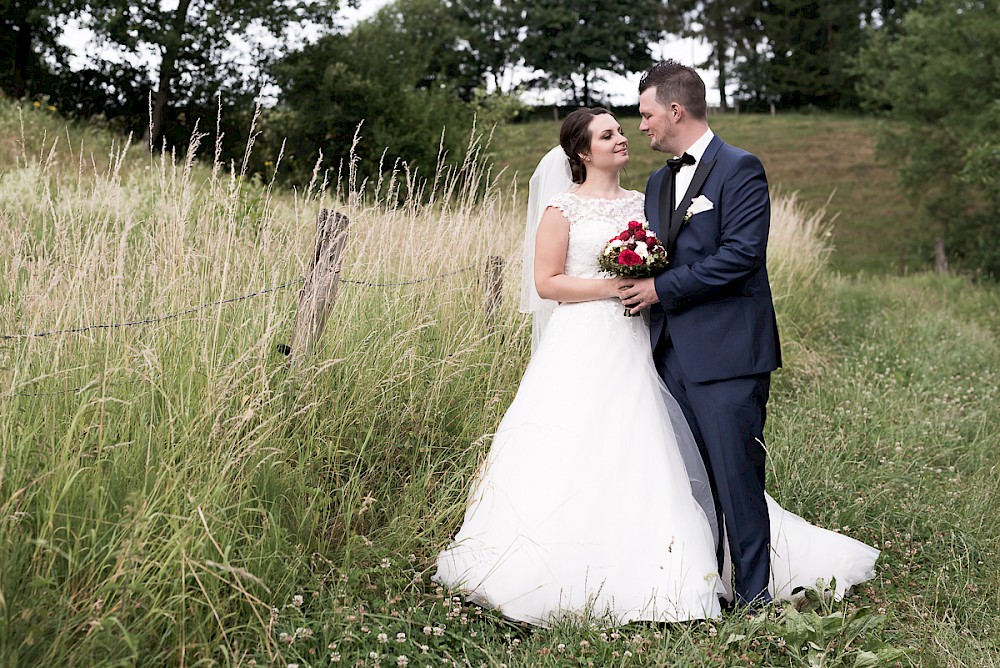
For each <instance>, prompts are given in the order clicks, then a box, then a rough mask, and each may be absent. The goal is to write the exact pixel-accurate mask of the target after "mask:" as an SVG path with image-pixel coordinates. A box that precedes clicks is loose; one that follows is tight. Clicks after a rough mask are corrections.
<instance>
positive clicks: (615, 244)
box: [611, 239, 622, 248]
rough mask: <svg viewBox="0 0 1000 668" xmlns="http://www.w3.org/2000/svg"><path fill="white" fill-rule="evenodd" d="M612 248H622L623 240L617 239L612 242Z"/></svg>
mask: <svg viewBox="0 0 1000 668" xmlns="http://www.w3.org/2000/svg"><path fill="white" fill-rule="evenodd" d="M611 246H612V248H621V247H622V240H621V239H615V240H614V241H612V242H611Z"/></svg>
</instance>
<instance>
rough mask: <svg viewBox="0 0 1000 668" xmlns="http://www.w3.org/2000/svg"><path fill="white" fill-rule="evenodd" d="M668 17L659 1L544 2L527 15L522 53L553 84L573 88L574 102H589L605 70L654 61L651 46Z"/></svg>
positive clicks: (631, 68)
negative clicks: (594, 87)
mask: <svg viewBox="0 0 1000 668" xmlns="http://www.w3.org/2000/svg"><path fill="white" fill-rule="evenodd" d="M664 20H665V14H664V12H663V8H662V5H661V4H660V3H659V2H657V1H656V0H540V1H539V2H536V3H534V5H533V8H532V9H531V10H530V11H528V12H527V14H526V17H525V28H526V30H525V34H524V40H523V41H522V43H521V55H522V56H523V57H524V62H525V64H526V65H528V66H529V67H533V68H535V69H538V70H541V71H543V72H545V75H546V76H545V80H546V81H547V82H548V83H553V84H557V85H564V86H567V87H569V88H570V89H571V90H572V91H573V100H574V102H577V103H579V104H584V105H590V104H591V102H592V90H593V85H594V84H595V83H596V82H597V81H599V79H600V76H601V75H600V73H601V72H615V73H617V74H626V73H629V72H636V71H639V70H642V69H645V68H646V67H648V66H649V65H650V64H651V63H652V57H651V53H650V49H649V45H650V42H654V41H657V40H659V38H660V36H661V35H662V33H663V27H664ZM578 81H579V84H578V83H577V82H578Z"/></svg>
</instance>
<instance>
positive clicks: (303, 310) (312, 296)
mask: <svg viewBox="0 0 1000 668" xmlns="http://www.w3.org/2000/svg"><path fill="white" fill-rule="evenodd" d="M348 222H349V221H348V220H347V216H344V215H342V214H339V213H336V212H334V211H330V210H328V209H320V211H319V213H318V214H317V215H316V247H315V252H314V253H313V260H312V265H311V266H310V267H309V272H308V273H307V274H306V280H305V283H304V284H303V285H302V290H301V291H300V292H299V308H298V311H297V312H296V314H295V338H294V339H293V340H292V351H291V355H292V361H293V362H296V361H300V360H303V359H305V358H306V357H308V356H309V354H310V353H311V352H312V349H313V347H314V346H315V345H316V342H317V341H318V340H319V337H320V336H321V335H322V334H323V326H324V325H325V324H326V316H327V314H328V313H329V311H330V307H331V306H333V302H334V301H335V300H336V298H337V283H338V280H339V278H340V256H341V255H342V254H343V252H344V246H345V244H346V243H347V224H348Z"/></svg>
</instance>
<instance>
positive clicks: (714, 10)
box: [667, 0, 763, 110]
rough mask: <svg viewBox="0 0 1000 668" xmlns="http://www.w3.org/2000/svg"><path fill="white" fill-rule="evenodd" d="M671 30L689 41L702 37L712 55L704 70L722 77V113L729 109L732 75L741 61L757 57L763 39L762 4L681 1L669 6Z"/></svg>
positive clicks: (756, 0) (753, 0)
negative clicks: (728, 91) (709, 69)
mask: <svg viewBox="0 0 1000 668" xmlns="http://www.w3.org/2000/svg"><path fill="white" fill-rule="evenodd" d="M667 11H668V16H669V17H670V18H669V24H670V25H671V26H672V30H673V31H676V32H678V33H679V34H681V35H684V36H686V37H701V38H702V39H704V40H705V41H707V42H708V43H709V44H710V45H711V47H712V51H711V53H710V54H709V57H708V61H706V62H704V63H701V64H700V65H701V66H703V67H709V66H714V67H715V69H716V71H717V72H718V73H719V82H718V83H719V97H720V105H721V107H722V109H724V110H725V109H728V108H729V103H728V100H727V97H726V92H727V90H728V89H729V75H730V74H733V73H734V70H735V67H736V65H737V63H738V62H739V61H740V60H741V59H745V58H746V57H748V56H752V55H753V54H755V48H756V46H757V44H758V43H759V42H760V40H761V38H762V36H763V25H762V24H761V21H760V16H761V14H762V9H761V2H760V1H759V0H736V1H735V2H719V1H718V0H682V1H680V2H670V3H667Z"/></svg>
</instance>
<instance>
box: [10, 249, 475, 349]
mask: <svg viewBox="0 0 1000 668" xmlns="http://www.w3.org/2000/svg"><path fill="white" fill-rule="evenodd" d="M475 268H476V265H475V263H473V264H470V265H468V266H466V267H462V268H461V269H455V270H454V271H449V272H445V273H443V274H437V275H435V276H425V277H423V278H416V279H412V280H409V281H399V282H392V283H373V282H370V281H357V280H353V279H350V278H341V279H340V282H341V283H346V284H349V285H362V286H366V287H372V288H387V287H403V286H407V285H417V284H419V283H427V282H429V281H436V280H439V279H442V278H447V277H448V276H455V275H457V274H462V273H465V272H467V271H471V270H473V269H475ZM304 281H305V279H304V278H302V277H299V278H296V279H294V280H291V281H288V282H287V283H282V284H281V285H275V286H273V287H270V288H264V289H263V290H258V291H256V292H251V293H249V294H245V295H240V296H238V297H230V298H228V299H220V300H218V301H214V302H208V303H205V304H200V305H198V306H192V307H191V308H187V309H184V310H183V311H178V312H176V313H169V314H167V315H160V316H151V317H148V318H142V319H139V320H129V321H126V322H112V323H102V324H97V325H86V326H80V327H69V328H66V329H54V330H51V331H47V332H32V333H30V334H2V335H0V341H11V340H19V339H37V338H45V337H48V336H59V335H62V334H82V333H83V332H89V331H93V330H102V329H119V328H122V327H135V326H138V325H153V324H156V323H159V322H165V321H167V320H174V319H176V318H180V317H182V316H185V315H191V314H194V313H198V312H199V311H204V310H205V309H209V308H212V307H213V306H223V305H226V304H235V303H237V302H241V301H246V300H248V299H253V298H254V297H260V296H262V295H266V294H268V293H271V292H278V291H280V290H287V289H288V288H290V287H293V286H296V285H299V284H301V283H303V282H304Z"/></svg>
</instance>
